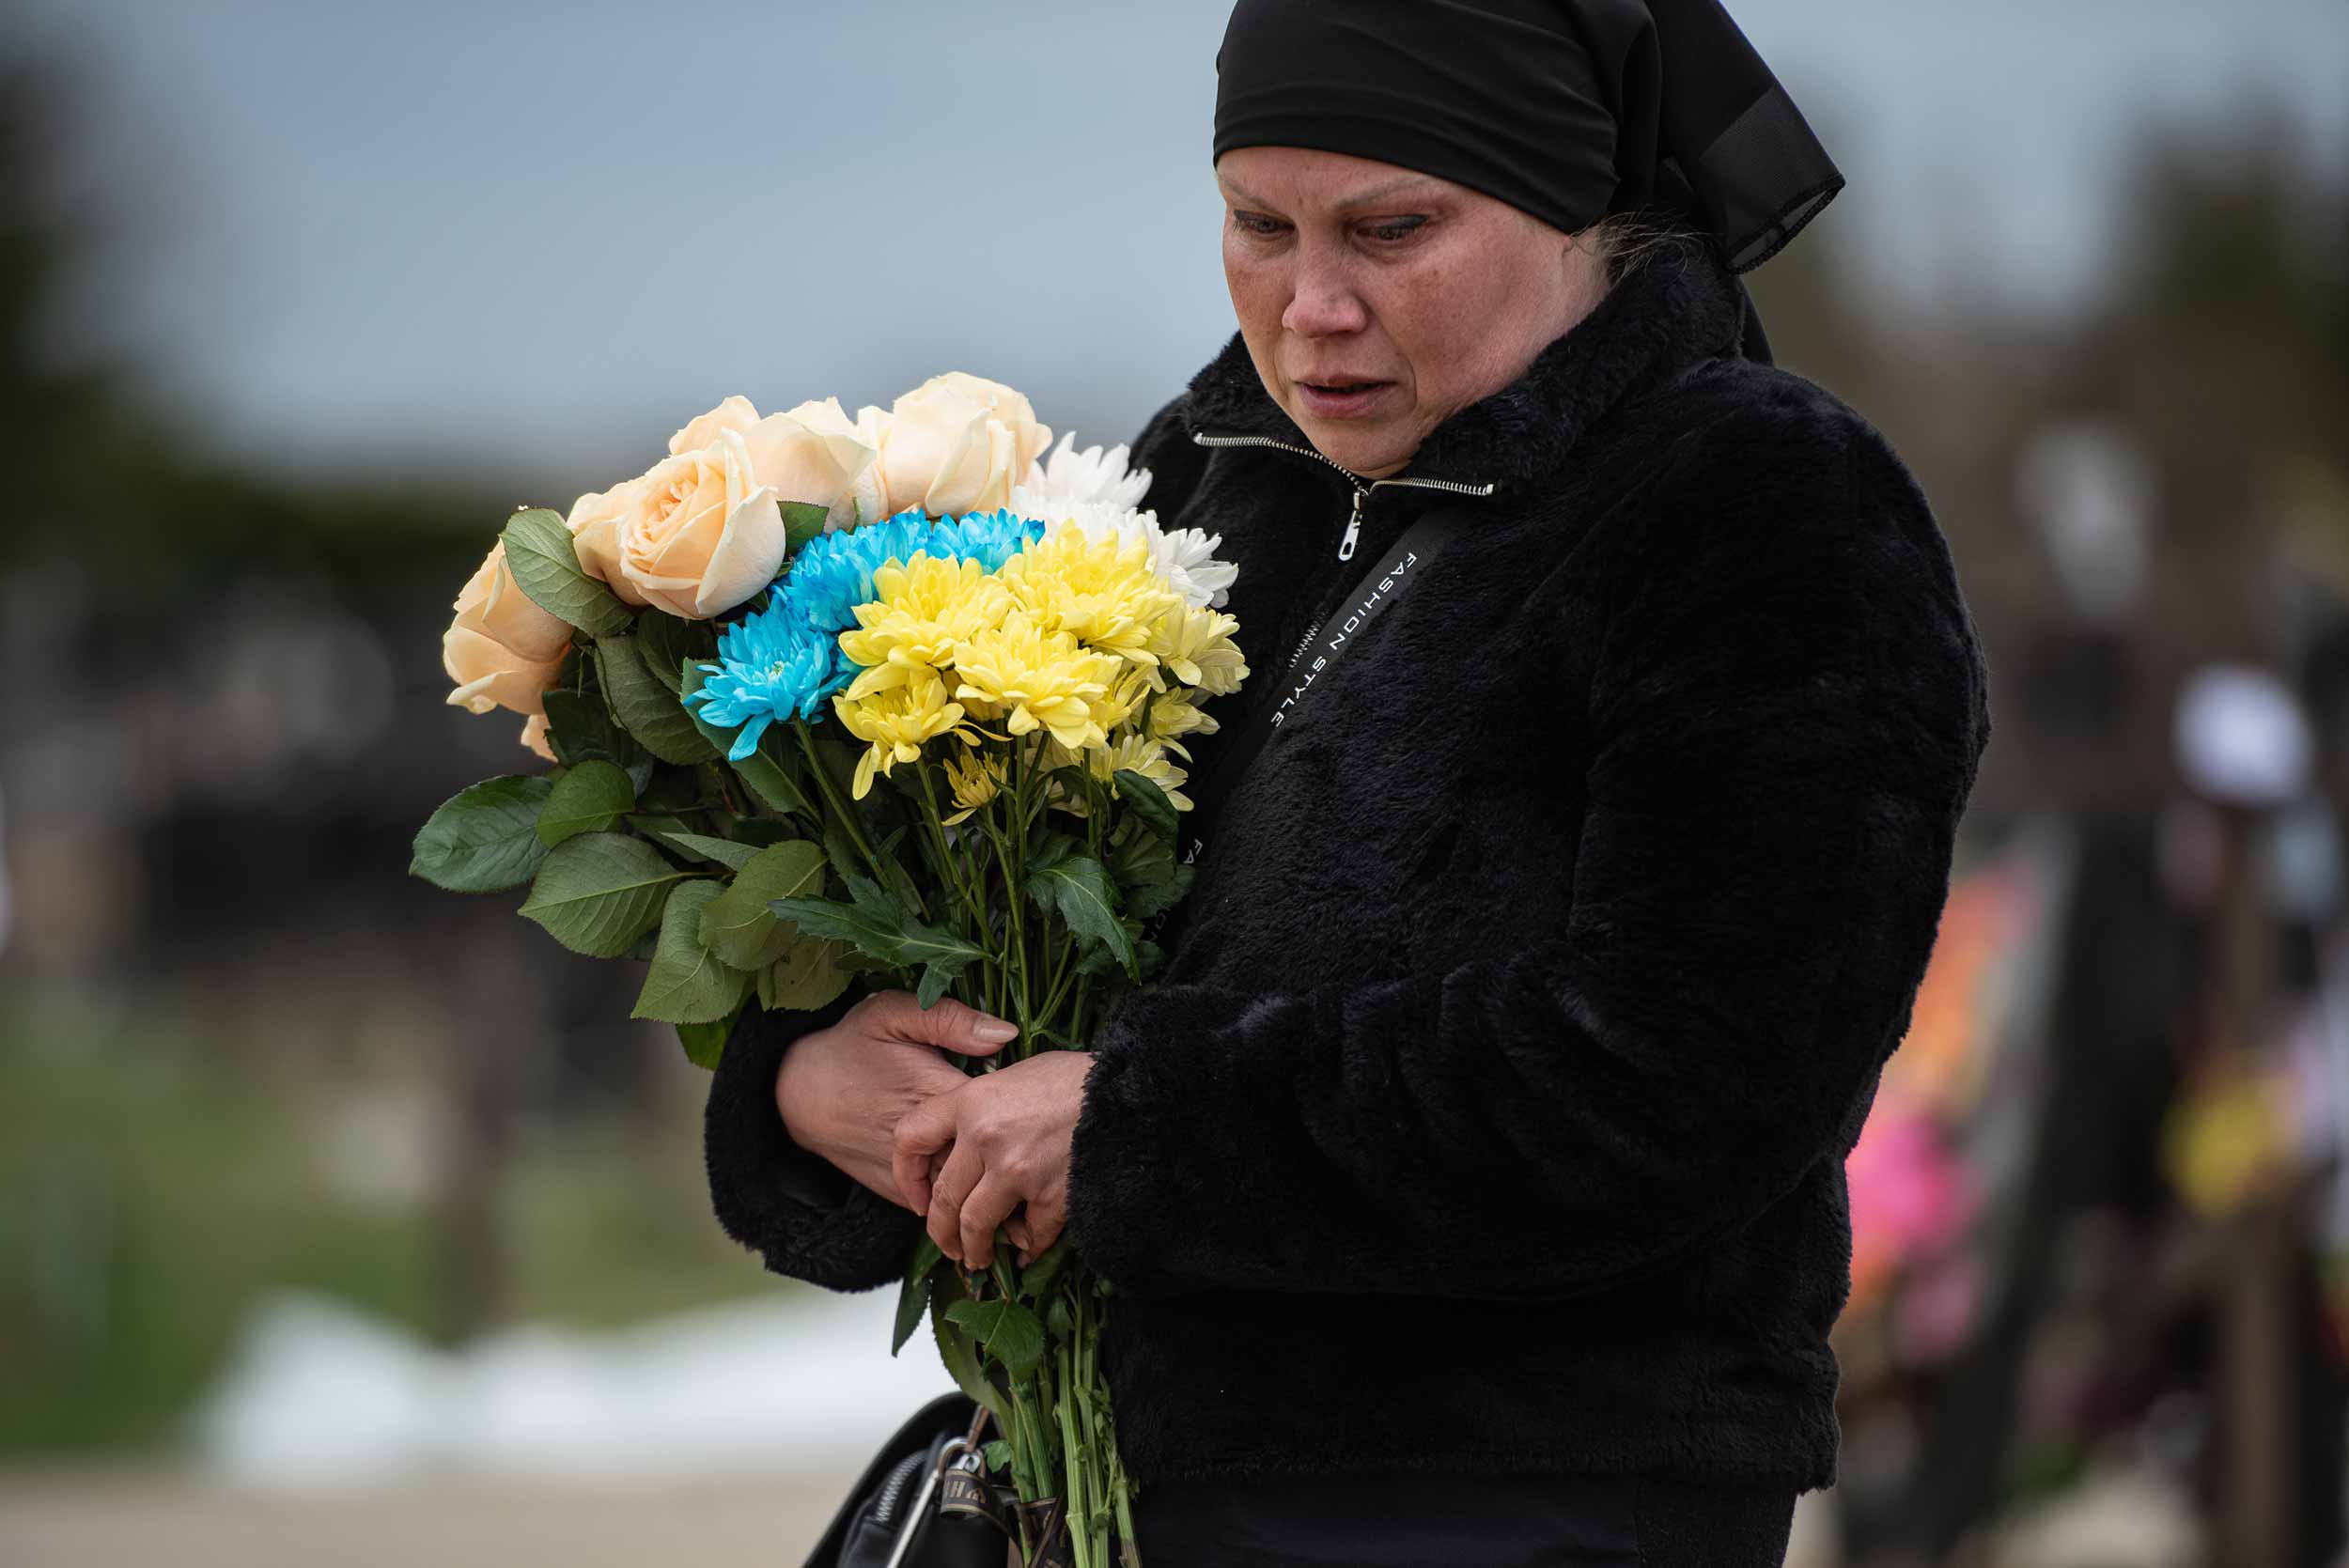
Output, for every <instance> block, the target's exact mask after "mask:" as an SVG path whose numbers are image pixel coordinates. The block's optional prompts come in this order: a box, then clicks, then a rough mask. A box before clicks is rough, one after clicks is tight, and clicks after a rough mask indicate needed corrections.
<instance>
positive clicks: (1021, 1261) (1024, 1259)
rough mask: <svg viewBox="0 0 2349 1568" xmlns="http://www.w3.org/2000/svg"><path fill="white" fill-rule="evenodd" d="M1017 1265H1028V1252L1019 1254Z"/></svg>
mask: <svg viewBox="0 0 2349 1568" xmlns="http://www.w3.org/2000/svg"><path fill="white" fill-rule="evenodd" d="M1019 1266H1020V1267H1022V1268H1025V1267H1027V1266H1028V1254H1027V1253H1025V1252H1022V1253H1020V1254H1019Z"/></svg>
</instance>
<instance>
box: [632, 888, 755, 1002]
mask: <svg viewBox="0 0 2349 1568" xmlns="http://www.w3.org/2000/svg"><path fill="white" fill-rule="evenodd" d="M724 891H725V890H724V888H723V887H722V886H721V885H720V884H718V883H716V882H713V881H710V880H708V878H696V879H695V880H693V881H691V882H680V883H678V884H677V886H676V887H675V888H672V889H671V890H670V891H669V901H668V903H667V904H666V905H665V906H663V907H662V908H661V945H660V946H658V947H656V948H654V949H653V955H652V972H651V973H649V974H647V975H646V976H645V988H644V990H643V991H641V992H639V993H638V995H637V998H636V1005H635V1007H634V1008H633V1009H632V1010H630V1013H629V1017H631V1018H652V1019H654V1020H656V1021H658V1022H661V1023H709V1022H711V1021H712V1020H714V1019H718V1018H723V1017H725V1016H726V1015H727V1014H729V1013H731V1012H733V1011H734V1010H735V1009H736V1008H737V1007H739V1006H741V1005H742V998H743V995H744V994H745V993H746V992H747V991H748V990H749V989H750V984H751V977H750V976H749V975H748V974H746V973H744V972H743V971H742V970H739V969H735V968H733V967H732V966H731V965H729V964H727V963H726V962H725V961H724V960H723V959H722V958H720V957H719V956H718V955H716V954H715V953H712V952H710V951H709V949H708V948H706V947H704V946H703V945H702V939H701V928H702V914H703V912H704V911H705V910H707V909H708V908H709V906H710V905H711V904H712V903H713V902H715V901H716V900H717V898H718V896H719V894H721V893H723V892H724Z"/></svg>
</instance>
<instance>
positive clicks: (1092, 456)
mask: <svg viewBox="0 0 2349 1568" xmlns="http://www.w3.org/2000/svg"><path fill="white" fill-rule="evenodd" d="M1076 441H1077V437H1076V433H1075V432H1074V431H1070V432H1068V433H1066V434H1064V435H1063V436H1062V437H1061V438H1060V444H1059V445H1058V446H1055V447H1053V448H1052V450H1051V452H1050V456H1049V458H1043V459H1038V460H1037V461H1035V462H1032V463H1030V464H1029V465H1028V476H1027V479H1026V481H1025V482H1024V483H1023V484H1021V485H1019V487H1018V488H1017V489H1014V490H1013V492H1012V494H1013V497H1014V500H1013V503H1012V509H1013V510H1015V511H1017V510H1019V501H1018V499H1017V498H1018V496H1019V494H1020V492H1021V491H1026V492H1029V494H1030V496H1031V498H1032V499H1034V500H1037V501H1050V502H1065V501H1100V502H1107V503H1109V504H1110V505H1114V506H1117V507H1119V508H1121V509H1124V510H1128V511H1130V510H1131V509H1133V508H1134V507H1136V506H1139V505H1142V498H1143V496H1145V495H1147V494H1149V493H1150V471H1149V470H1148V469H1146V468H1138V469H1134V470H1132V471H1131V472H1128V469H1127V467H1126V458H1127V455H1128V454H1127V450H1126V448H1125V446H1124V445H1122V444H1121V445H1117V446H1112V447H1111V448H1110V449H1109V450H1108V451H1107V452H1104V451H1102V450H1101V449H1100V448H1099V447H1097V446H1088V447H1086V448H1085V449H1084V450H1083V451H1081V452H1080V451H1078V450H1077V449H1076Z"/></svg>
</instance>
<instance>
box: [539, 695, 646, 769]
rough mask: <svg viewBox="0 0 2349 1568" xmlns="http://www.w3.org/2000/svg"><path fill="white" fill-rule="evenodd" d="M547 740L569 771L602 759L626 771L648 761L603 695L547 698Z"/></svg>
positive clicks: (551, 696)
mask: <svg viewBox="0 0 2349 1568" xmlns="http://www.w3.org/2000/svg"><path fill="white" fill-rule="evenodd" d="M545 701H546V705H547V739H548V740H549V741H550V742H552V745H553V747H554V754H555V755H556V756H559V757H561V758H562V759H563V761H564V763H565V765H566V766H568V767H572V768H576V767H578V766H579V765H580V764H581V763H583V762H592V761H594V760H595V759H596V758H598V757H601V758H602V759H603V760H604V761H606V762H609V763H614V764H616V765H617V766H618V767H620V768H634V767H635V766H636V765H637V764H639V763H641V762H643V761H645V760H646V758H645V749H644V748H643V747H642V746H639V745H638V744H636V737H633V736H631V735H630V734H629V733H628V731H626V730H624V729H622V728H621V727H620V723H619V721H618V720H616V719H614V718H613V717H612V709H611V708H610V706H607V705H606V704H605V702H604V700H603V695H602V693H601V692H599V691H549V692H548V693H547V694H546V698H545Z"/></svg>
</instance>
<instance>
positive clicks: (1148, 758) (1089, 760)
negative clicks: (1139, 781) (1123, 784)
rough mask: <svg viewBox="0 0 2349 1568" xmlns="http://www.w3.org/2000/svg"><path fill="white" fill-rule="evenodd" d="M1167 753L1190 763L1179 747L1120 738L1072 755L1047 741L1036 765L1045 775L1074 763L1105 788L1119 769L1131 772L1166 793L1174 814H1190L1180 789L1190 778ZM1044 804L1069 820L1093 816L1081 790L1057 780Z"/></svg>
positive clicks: (1145, 738)
mask: <svg viewBox="0 0 2349 1568" xmlns="http://www.w3.org/2000/svg"><path fill="white" fill-rule="evenodd" d="M1170 752H1171V753H1175V754H1176V755H1179V756H1182V757H1184V758H1185V759H1186V760H1188V759H1189V755H1190V753H1186V752H1184V751H1183V749H1182V748H1181V747H1180V746H1176V745H1170V744H1168V743H1166V742H1164V741H1159V740H1153V739H1151V738H1150V737H1148V736H1143V735H1121V736H1117V737H1113V738H1112V739H1111V740H1110V742H1109V743H1108V744H1107V745H1103V746H1096V747H1094V748H1092V749H1091V750H1090V751H1085V752H1072V751H1070V750H1069V749H1068V748H1066V747H1065V746H1062V745H1060V744H1059V743H1058V742H1056V741H1048V742H1047V743H1046V744H1045V747H1044V751H1043V753H1042V756H1041V758H1040V759H1039V762H1040V766H1041V767H1042V768H1044V769H1045V770H1046V771H1047V772H1050V771H1051V770H1052V769H1054V768H1066V767H1068V766H1069V765H1070V764H1072V763H1073V764H1075V765H1076V766H1078V767H1080V768H1085V769H1086V770H1087V771H1089V772H1091V773H1092V775H1093V776H1094V777H1095V778H1097V779H1098V780H1100V781H1101V782H1102V783H1103V784H1108V783H1109V782H1110V781H1111V779H1112V777H1113V776H1114V775H1115V774H1116V773H1117V771H1118V770H1119V769H1120V768H1130V769H1132V770H1133V771H1134V772H1137V773H1140V774H1141V775H1142V776H1143V777H1144V778H1146V779H1148V780H1150V781H1151V782H1152V783H1153V784H1157V785H1158V786H1159V788H1160V789H1162V790H1164V791H1166V798H1167V799H1168V800H1171V801H1173V802H1174V805H1175V810H1176V811H1189V810H1190V797H1189V796H1188V795H1185V794H1184V793H1183V792H1182V790H1181V788H1180V787H1179V786H1180V785H1181V784H1182V782H1183V781H1184V780H1185V779H1188V778H1190V772H1189V771H1188V770H1186V769H1184V768H1179V767H1177V766H1175V763H1174V762H1172V761H1170V760H1169V759H1168V753H1170ZM1045 803H1046V804H1048V805H1050V806H1056V807H1058V808H1059V809H1060V810H1062V811H1065V812H1067V813H1068V814H1069V815H1072V816H1088V815H1092V804H1091V802H1090V801H1089V800H1087V799H1086V796H1085V792H1084V791H1083V790H1082V789H1081V788H1079V789H1070V788H1068V787H1067V785H1066V783H1065V782H1064V781H1062V780H1060V779H1057V778H1055V779H1053V780H1052V781H1051V783H1050V784H1049V785H1047V786H1046V793H1045Z"/></svg>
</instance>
